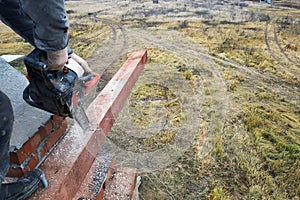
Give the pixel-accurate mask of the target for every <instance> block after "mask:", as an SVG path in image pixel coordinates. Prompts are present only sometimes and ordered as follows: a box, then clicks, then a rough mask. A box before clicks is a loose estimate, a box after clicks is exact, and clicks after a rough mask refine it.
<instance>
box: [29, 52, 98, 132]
mask: <svg viewBox="0 0 300 200" xmlns="http://www.w3.org/2000/svg"><path fill="white" fill-rule="evenodd" d="M45 58H46V52H44V51H41V50H39V49H35V50H33V51H32V52H31V53H30V54H29V55H27V56H26V57H25V58H24V63H25V66H26V69H27V72H28V75H27V78H28V80H29V85H28V86H27V87H26V88H25V90H24V91H23V99H24V100H25V101H26V102H27V103H28V104H29V105H31V106H34V107H36V108H39V109H42V110H45V111H47V112H50V113H52V114H54V115H58V116H61V117H70V118H74V119H75V120H76V121H77V123H78V124H79V125H80V127H81V128H82V129H84V130H86V129H87V128H88V127H89V121H88V118H87V116H86V113H85V111H84V108H83V102H84V95H85V84H86V83H87V82H89V81H91V80H92V79H94V78H95V76H94V74H93V73H85V71H84V69H83V68H82V67H81V65H79V64H78V63H77V62H76V61H75V60H74V59H72V58H70V57H69V59H68V62H67V63H66V64H65V66H64V68H63V70H59V71H53V70H49V69H48V66H47V65H46V64H45V62H43V61H42V60H45Z"/></svg>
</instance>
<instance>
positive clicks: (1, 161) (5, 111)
mask: <svg viewBox="0 0 300 200" xmlns="http://www.w3.org/2000/svg"><path fill="white" fill-rule="evenodd" d="M13 120H14V115H13V110H12V106H11V103H10V100H9V98H8V97H7V96H6V95H5V94H4V93H3V92H1V91H0V185H1V183H2V181H3V178H4V177H5V176H6V173H7V171H8V168H9V140H10V137H11V132H12V126H13Z"/></svg>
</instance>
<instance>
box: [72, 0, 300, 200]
mask: <svg viewBox="0 0 300 200" xmlns="http://www.w3.org/2000/svg"><path fill="white" fill-rule="evenodd" d="M83 2H86V7H87V9H86V11H84V12H85V14H82V15H83V16H84V17H86V18H88V19H90V20H94V21H97V22H101V23H102V24H103V26H105V27H107V28H108V29H109V30H110V31H109V35H108V36H107V38H105V40H103V41H102V42H101V43H100V48H99V49H98V51H96V52H95V53H94V55H93V56H92V57H90V58H89V59H88V61H89V63H90V64H91V66H92V67H93V69H94V70H95V71H96V72H98V73H101V74H102V75H103V76H102V82H103V85H105V83H106V82H107V81H108V80H109V79H110V78H111V77H112V76H113V74H114V71H115V70H116V69H117V68H118V67H120V66H116V65H118V64H119V62H120V59H124V57H126V55H128V54H130V52H132V51H133V50H136V49H144V48H146V49H148V50H149V60H148V64H147V65H146V66H145V69H144V72H143V74H142V75H141V76H140V77H139V80H138V82H137V84H136V86H135V88H134V89H133V91H132V94H131V96H130V97H129V99H128V101H127V103H126V104H125V105H124V108H123V110H122V112H121V113H120V115H119V116H118V117H117V121H116V123H115V125H114V127H113V129H112V131H111V132H110V134H109V136H108V139H107V140H106V144H105V146H104V149H103V151H105V152H110V153H114V154H115V155H116V161H117V163H116V165H120V166H131V167H136V168H138V171H139V173H141V174H143V175H144V177H145V178H147V180H146V181H145V185H146V186H147V185H152V186H153V188H156V189H157V193H156V191H154V190H153V188H150V189H149V190H152V191H149V190H147V188H143V194H142V196H143V195H144V196H145V197H149V196H151V195H157V198H156V199H167V198H168V199H176V197H177V196H176V195H175V194H177V195H179V196H180V197H183V196H184V194H181V193H180V191H177V189H176V188H179V187H181V186H182V187H184V185H180V184H181V183H179V186H178V183H177V182H176V181H178V179H180V178H181V176H182V174H188V175H187V177H186V178H185V179H180V180H181V181H182V182H183V183H182V184H188V183H189V180H188V179H189V178H190V179H193V178H194V175H193V174H190V173H192V172H194V170H195V171H197V170H200V171H201V169H199V168H201V167H202V170H203V169H205V170H204V172H202V174H200V175H199V176H201V175H203V176H204V178H202V179H201V178H199V180H198V179H197V180H196V181H195V182H196V183H197V184H195V182H194V184H195V185H193V187H194V190H195V191H196V192H195V191H194V194H195V196H197V195H198V196H201V195H203V194H200V193H201V191H202V189H203V193H205V192H207V191H206V190H207V188H209V182H210V180H209V178H210V177H209V176H210V174H208V172H207V170H210V169H212V170H213V169H216V170H217V172H212V173H215V175H216V177H218V174H222V173H224V174H227V175H228V174H229V175H228V176H234V177H233V179H234V180H238V179H235V178H236V176H237V177H239V176H240V177H243V176H242V175H240V174H237V175H230V173H232V172H231V167H232V168H234V167H236V166H233V164H234V162H237V165H238V167H236V168H234V170H240V171H243V170H245V169H244V168H243V166H242V165H241V163H240V161H239V160H237V161H232V162H233V163H230V164H232V166H228V169H223V168H222V166H225V164H223V163H218V164H219V166H210V164H211V163H214V158H212V159H211V160H209V161H207V158H209V157H210V156H212V154H216V151H218V150H219V151H220V152H221V153H220V154H222V153H224V152H223V151H227V150H228V149H229V150H228V151H229V154H230V156H231V155H233V154H238V153H239V152H244V151H245V152H247V151H249V152H250V153H252V152H253V151H254V150H253V149H255V148H256V144H252V143H251V142H253V136H252V135H250V133H248V132H247V131H246V128H245V127H246V126H247V125H245V124H243V121H242V120H243V119H242V117H245V116H242V115H243V114H244V113H243V112H246V111H248V110H247V109H249V110H250V111H249V112H252V111H253V110H254V111H253V113H254V117H256V116H255V114H257V113H255V111H256V110H259V109H262V110H263V111H262V113H264V114H266V115H267V116H268V117H270V116H269V115H268V114H269V112H270V111H273V107H274V106H278V107H275V108H274V110H276V112H275V113H277V114H278V113H279V115H280V116H279V117H278V118H284V117H285V116H286V118H287V120H288V122H289V123H290V124H291V125H292V126H293V123H296V124H297V112H295V113H296V114H295V115H293V114H294V113H293V112H294V111H292V115H291V116H292V117H290V116H289V115H286V113H285V111H289V110H290V108H286V107H285V106H287V105H296V103H295V102H300V95H299V94H300V87H299V84H295V83H294V82H296V81H294V82H289V81H288V80H287V79H281V78H278V77H277V74H276V73H269V72H268V71H263V70H260V69H257V68H251V67H247V66H244V65H241V64H239V63H237V62H235V61H233V60H231V59H229V58H222V59H221V58H219V57H216V56H213V55H211V54H210V53H209V50H208V49H207V48H204V47H203V46H202V45H200V44H199V43H197V42H195V40H193V38H190V37H188V36H186V35H184V34H183V32H181V31H180V30H179V28H178V24H180V23H179V22H181V23H182V24H181V25H182V26H185V25H186V24H185V20H186V21H189V20H191V21H192V20H195V19H197V20H198V19H202V20H204V22H203V23H208V24H210V23H211V24H210V25H211V26H214V23H213V22H214V20H224V19H225V21H226V20H228V21H230V20H232V21H230V22H232V23H237V20H239V19H248V18H252V17H253V16H252V15H253V13H252V14H251V12H246V11H245V10H244V9H242V8H237V7H236V6H235V5H233V4H230V3H228V4H227V7H225V8H224V5H223V3H224V2H220V1H208V2H207V1H164V2H160V3H159V4H158V5H155V4H152V2H150V1H130V2H128V1H83ZM72 4H73V6H74V5H75V4H77V3H76V2H73V3H72ZM223 8H224V9H223ZM73 9H74V10H75V11H77V9H75V8H73ZM79 10H80V9H79ZM232 10H234V11H235V12H234V13H233V12H232ZM78 12H79V11H78ZM81 12H83V11H81ZM82 15H79V16H82ZM164 23H166V24H167V25H168V26H169V27H168V28H165V27H163V26H161V25H163V24H164ZM186 23H187V22H186ZM227 23H228V22H227ZM240 23H241V24H242V23H244V22H243V21H242V22H240ZM173 24H176V25H174V26H173ZM161 27H163V28H161ZM179 27H180V26H179ZM277 28H278V27H277V24H276V23H275V21H274V20H273V21H271V22H270V23H266V25H265V29H264V30H263V31H262V32H261V33H262V45H266V50H267V53H269V54H270V57H271V58H272V59H273V60H275V61H276V62H278V65H279V68H278V69H276V70H278V72H279V73H283V74H284V73H287V72H288V73H290V74H293V75H294V76H295V77H296V80H299V78H300V77H299V65H298V62H297V61H298V58H297V54H296V53H295V54H289V53H288V52H287V51H285V49H284V48H283V44H284V42H285V41H283V40H282V37H281V36H280V35H278V34H277V33H278V30H277ZM215 37H218V36H215ZM295 55H296V56H295ZM185 73H191V74H192V75H191V77H192V78H190V79H189V78H188V76H187V74H185ZM234 84H236V85H238V86H237V88H238V90H235V89H234ZM143 89H144V90H145V91H146V92H147V91H149V93H150V92H152V93H151V95H149V94H146V92H145V91H144V92H143ZM257 95H258V96H257ZM259 95H260V96H259ZM274 97H276V100H275V99H274V101H272V98H274ZM243 106H244V107H243ZM294 107H295V108H296V109H297V106H294ZM251 109H253V110H251ZM255 109H256V110H255ZM247 114H248V113H247ZM250 114H252V113H250ZM295 116H296V117H295ZM259 120H260V119H259ZM254 123H255V122H254ZM257 123H258V124H259V123H261V122H260V121H258V122H257ZM274 127H275V125H274ZM284 128H286V127H284ZM274 129H275V128H274ZM287 129H288V128H287ZM233 132H234V133H233ZM291 135H292V138H298V137H299V136H297V135H296V136H295V135H293V134H291ZM237 138H239V139H240V140H239V141H238V144H239V146H235V144H232V143H234V142H232V141H235V140H236V139H237ZM249 138H250V139H249ZM246 140H247V141H246ZM296 140H297V139H296ZM243 141H246V142H247V143H246V144H244V143H243ZM222 142H223V143H222ZM256 142H257V141H256ZM220 144H222V145H224V146H220ZM231 145H232V146H231ZM243 145H245V146H243ZM251 145H252V146H251ZM253 146H255V148H253ZM222 148H223V149H222ZM227 148H228V149H227ZM220 149H221V150H220ZM249 149H250V150H249ZM189 151H192V152H194V154H193V156H195V157H193V158H191V159H190V160H189V161H187V162H189V163H192V164H193V162H195V163H197V165H196V166H195V168H192V169H190V168H189V167H186V166H185V167H186V168H184V167H182V163H180V161H178V160H180V159H183V158H185V156H186V153H187V152H189ZM101 153H102V152H100V154H101ZM242 156H245V160H242V161H247V159H248V158H247V156H248V155H247V153H246V154H245V155H242ZM242 156H241V157H242ZM230 159H231V157H230ZM230 159H229V160H230ZM233 159H238V158H237V157H235V158H233ZM242 159H244V157H243V158H242ZM249 159H250V160H251V159H252V157H251V158H249ZM256 159H258V160H259V159H260V158H258V157H255V159H254V160H256ZM195 160H196V161H195ZM202 161H203V162H204V164H203V165H201V164H202ZM205 162H208V163H206V164H207V165H206V164H205ZM230 162H231V160H230ZM251 162H253V161H251ZM251 162H250V164H251ZM262 162H264V161H262ZM192 164H191V165H192ZM248 164H249V163H248ZM250 164H249V166H250V167H251V165H250ZM200 165H201V166H200ZM188 166H189V165H188ZM245 166H246V164H245ZM206 167H207V168H206ZM210 167H211V168H210ZM218 167H219V168H218ZM226 167H227V166H226ZM226 167H224V168H226ZM240 167H241V168H242V169H241V168H240ZM247 167H248V165H247V166H246V168H247ZM173 168H174V169H176V170H179V171H180V170H181V171H180V172H181V173H182V174H180V173H178V174H175V172H174V173H171V174H169V175H168V173H170V171H172V170H173ZM219 169H221V171H220V170H219ZM222 170H224V172H223V171H222ZM191 171H192V172H191ZM156 172H158V173H156ZM250 172H251V169H250V170H249V171H247V172H245V173H250ZM160 173H161V174H162V177H159V176H160ZM262 173H264V172H262ZM268 173H269V172H268ZM164 174H165V176H166V177H164V176H163V175H164ZM241 174H242V173H241ZM258 174H259V173H258ZM172 175H173V176H174V177H172ZM227 175H224V176H225V182H226V178H228V177H227ZM212 176H214V175H212ZM162 178H165V179H164V180H161V179H162ZM230 178H232V177H229V178H228V180H231V179H230ZM243 178H245V177H243ZM247 178H249V177H246V178H245V179H247ZM256 178H257V177H256ZM258 179H261V180H262V179H263V178H261V177H259V178H258ZM272 180H273V179H272ZM222 181H223V180H222ZM274 181H275V180H273V181H271V182H274ZM142 182H143V180H142ZM174 182H175V183H174ZM212 182H214V180H212ZM225 182H224V183H225ZM237 182H238V181H237ZM241 182H242V180H241ZM222 183H223V182H222ZM266 184H267V183H263V184H262V188H264V187H265V186H266ZM229 185H231V182H230V183H229ZM246 185H247V184H245V185H243V186H245V187H247V186H246ZM181 189H182V190H183V191H185V192H186V191H190V190H192V189H191V187H187V188H181ZM221 189H222V188H221ZM231 189H232V188H231ZM200 190H201V191H200ZM145 191H146V192H145ZM199 191H200V192H199ZM248 192H249V191H246V192H245V193H248ZM154 193H155V194H154ZM160 193H162V194H160ZM179 193H180V194H179ZM187 193H189V192H187ZM242 193H243V192H240V194H242ZM194 194H193V193H191V194H189V195H191V196H189V197H193V195H194ZM240 194H233V195H234V196H235V195H237V197H241V198H242V196H238V195H240ZM160 195H162V196H163V197H165V198H159V197H161V196H160ZM187 196H188V195H187ZM204 196H206V194H204ZM201 197H203V196H201ZM206 197H207V196H206Z"/></svg>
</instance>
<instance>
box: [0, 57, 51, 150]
mask: <svg viewBox="0 0 300 200" xmlns="http://www.w3.org/2000/svg"><path fill="white" fill-rule="evenodd" d="M27 85H28V80H27V79H26V78H25V76H24V75H22V74H21V73H20V72H18V71H17V70H16V69H15V68H13V67H12V66H10V65H9V64H8V63H7V62H6V61H5V60H4V59H3V58H1V57H0V90H2V91H3V92H4V93H5V94H6V95H7V96H8V97H9V98H10V100H11V103H12V106H13V110H14V116H15V121H14V128H13V133H12V138H11V143H10V146H11V150H12V149H14V148H17V149H20V148H21V147H22V145H23V144H24V143H25V142H26V141H27V140H28V138H30V137H32V136H33V134H34V133H35V132H36V131H37V130H38V128H39V127H40V126H41V125H42V124H43V123H44V122H46V121H47V120H48V119H49V117H50V115H51V114H50V113H48V112H45V111H42V110H39V109H37V108H34V107H31V106H29V105H28V104H27V103H26V102H25V101H24V100H23V97H22V95H23V90H24V89H25V87H26V86H27Z"/></svg>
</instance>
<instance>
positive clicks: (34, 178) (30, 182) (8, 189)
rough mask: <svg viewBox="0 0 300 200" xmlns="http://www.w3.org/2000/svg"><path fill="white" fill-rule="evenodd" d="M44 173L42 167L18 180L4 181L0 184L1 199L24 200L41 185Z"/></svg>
mask: <svg viewBox="0 0 300 200" xmlns="http://www.w3.org/2000/svg"><path fill="white" fill-rule="evenodd" d="M43 175H44V173H43V172H42V171H41V170H40V169H34V170H32V171H30V172H28V173H26V174H25V175H24V176H23V177H22V178H20V179H18V180H17V181H16V182H12V183H3V184H2V185H1V186H0V200H23V199H25V198H27V197H29V196H30V195H31V194H32V193H33V192H35V191H36V190H37V188H38V187H39V183H40V182H41V177H42V176H43Z"/></svg>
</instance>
